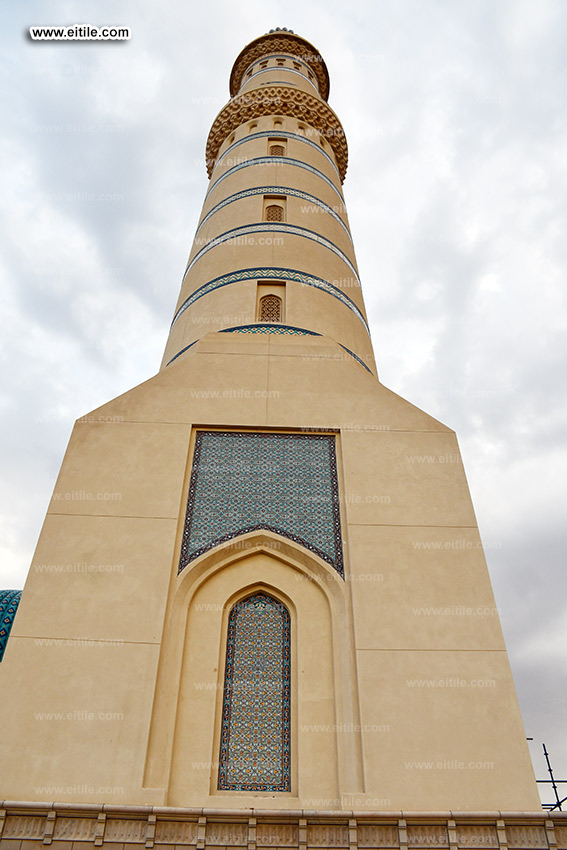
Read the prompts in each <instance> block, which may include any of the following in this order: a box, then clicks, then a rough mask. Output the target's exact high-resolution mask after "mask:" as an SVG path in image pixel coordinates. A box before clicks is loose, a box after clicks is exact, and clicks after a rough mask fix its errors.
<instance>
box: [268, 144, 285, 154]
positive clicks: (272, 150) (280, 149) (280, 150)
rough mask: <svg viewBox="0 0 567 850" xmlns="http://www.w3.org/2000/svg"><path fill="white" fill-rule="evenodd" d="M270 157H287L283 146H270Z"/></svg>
mask: <svg viewBox="0 0 567 850" xmlns="http://www.w3.org/2000/svg"><path fill="white" fill-rule="evenodd" d="M270 156H285V148H284V146H283V145H270Z"/></svg>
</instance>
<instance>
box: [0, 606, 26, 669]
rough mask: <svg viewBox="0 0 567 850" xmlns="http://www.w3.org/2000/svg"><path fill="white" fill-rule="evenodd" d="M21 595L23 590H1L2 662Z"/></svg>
mask: <svg viewBox="0 0 567 850" xmlns="http://www.w3.org/2000/svg"><path fill="white" fill-rule="evenodd" d="M21 595H22V591H21V590H0V661H2V658H3V657H4V651H5V649H6V644H7V643H8V638H9V637H10V632H11V631H12V625H13V623H14V617H15V616H16V611H17V610H18V605H19V604H20V597H21Z"/></svg>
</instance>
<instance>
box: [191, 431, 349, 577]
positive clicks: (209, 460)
mask: <svg viewBox="0 0 567 850" xmlns="http://www.w3.org/2000/svg"><path fill="white" fill-rule="evenodd" d="M259 529H266V530H267V531H273V532H275V533H276V534H281V535H283V536H284V537H287V538H289V539H290V540H293V541H295V542H296V543H299V544H300V545H302V546H305V547H306V548H307V549H309V550H310V551H312V552H314V553H315V554H316V555H318V556H319V557H320V558H322V559H323V560H325V561H327V563H329V564H331V566H332V567H334V569H335V570H336V571H337V572H338V573H339V575H341V576H344V569H343V552H342V536H341V521H340V510H339V489H338V478H337V461H336V453H335V438H334V437H333V436H331V435H327V434H297V433H260V432H243V431H198V432H197V437H196V440H195V451H194V455H193V466H192V470H191V480H190V484H189V496H188V500H187V512H186V516H185V525H184V529H183V539H182V544H181V557H180V561H179V572H181V571H182V570H183V569H184V568H185V567H186V566H187V565H188V564H189V563H190V562H191V561H193V560H194V559H195V558H197V557H198V556H199V555H201V554H203V553H204V552H207V551H208V550H209V549H212V548H213V547H214V546H217V545H219V544H220V543H224V542H226V541H228V540H231V539H233V538H234V537H238V536H239V535H241V534H246V533H248V532H251V531H256V530H259Z"/></svg>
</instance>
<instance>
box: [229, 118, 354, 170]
mask: <svg viewBox="0 0 567 850" xmlns="http://www.w3.org/2000/svg"><path fill="white" fill-rule="evenodd" d="M307 123H309V122H307ZM263 138H269V139H278V138H279V139H295V140H296V141H298V142H303V143H304V144H306V145H309V146H310V147H312V148H313V149H314V150H316V151H317V153H320V154H323V156H324V157H325V158H326V159H328V160H329V164H330V165H332V167H333V170H334V171H336V172H337V177H338V178H339V180H340V179H341V178H340V174H339V169H338V168H337V166H336V165H335V163H334V162H333V160H332V159H331V157H330V156H329V154H328V153H327V151H325V150H323V148H322V147H321V145H318V144H317V143H316V142H312V141H311V139H308V138H306V137H305V136H301V135H300V134H299V133H290V132H289V131H287V130H260V131H259V132H258V133H250V135H248V136H244V138H242V139H238V141H236V142H233V143H232V145H231V146H230V147H229V148H227V149H226V150H225V152H224V153H223V155H222V156H221V157H219V160H218V162H217V164H216V165H215V168H216V166H217V165H219V163H221V162H222V161H223V159H224V158H225V156H226V155H227V154H228V153H230V151H231V150H234V148H237V147H238V146H239V145H243V144H245V142H250V141H251V140H252V139H263Z"/></svg>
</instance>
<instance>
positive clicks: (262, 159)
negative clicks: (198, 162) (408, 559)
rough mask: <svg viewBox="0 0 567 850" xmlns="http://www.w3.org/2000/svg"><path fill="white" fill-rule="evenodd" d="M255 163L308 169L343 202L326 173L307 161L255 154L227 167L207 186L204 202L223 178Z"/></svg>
mask: <svg viewBox="0 0 567 850" xmlns="http://www.w3.org/2000/svg"><path fill="white" fill-rule="evenodd" d="M256 165H292V166H294V167H295V168H303V169H304V170H305V171H309V172H310V173H311V174H315V175H316V176H317V177H319V178H320V179H321V180H322V181H323V182H324V183H326V184H327V185H328V186H330V187H331V189H333V191H334V192H335V194H336V195H338V196H339V198H340V199H341V201H342V203H343V204H344V198H343V196H342V195H341V192H340V191H339V189H338V188H337V187H336V186H335V184H334V183H333V181H332V180H329V178H328V177H327V175H326V174H323V172H322V171H319V169H318V168H314V167H313V166H312V165H309V164H308V163H307V162H302V161H301V160H300V159H291V158H290V157H288V156H256V157H254V159H247V160H245V161H244V162H238V163H237V164H236V165H233V166H232V168H229V169H227V171H225V172H224V173H223V174H221V175H220V177H218V178H217V179H216V180H215V182H214V183H213V184H212V186H210V187H209V189H208V191H207V194H206V195H205V202H206V200H207V198H208V197H209V195H210V193H211V192H212V191H213V189H214V188H215V186H218V184H219V183H221V182H222V181H223V180H226V178H227V177H230V176H231V175H232V174H234V172H235V171H240V170H241V169H242V168H249V167H250V166H256Z"/></svg>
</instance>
